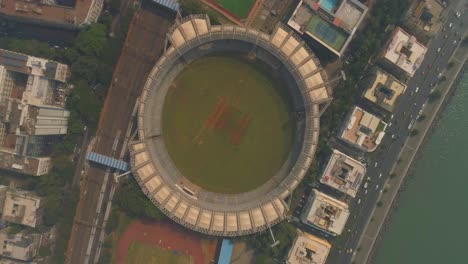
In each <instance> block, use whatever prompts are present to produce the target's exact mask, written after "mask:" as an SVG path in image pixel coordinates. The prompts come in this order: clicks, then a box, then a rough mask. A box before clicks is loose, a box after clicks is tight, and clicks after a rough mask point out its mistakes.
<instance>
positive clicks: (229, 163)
mask: <svg viewBox="0 0 468 264" xmlns="http://www.w3.org/2000/svg"><path fill="white" fill-rule="evenodd" d="M278 86H279V85H278V84H277V83H276V82H275V81H274V80H273V79H271V78H269V76H268V75H267V74H265V73H264V72H263V71H261V70H260V69H259V68H257V67H256V66H254V65H253V64H251V63H247V62H246V61H244V60H241V59H236V58H233V57H227V56H223V57H207V58H203V59H200V60H198V61H195V62H194V63H192V64H191V65H189V66H188V67H187V68H186V69H185V70H184V71H183V72H182V73H181V74H180V75H179V76H178V77H177V79H176V80H175V82H174V83H173V84H172V86H171V88H170V90H169V92H168V94H167V97H166V100H165V104H164V109H163V131H164V133H163V137H164V141H165V144H166V148H167V150H168V152H169V154H170V156H171V158H172V159H173V161H174V163H175V164H176V166H177V167H178V168H179V170H180V171H181V172H182V174H183V175H184V176H185V177H186V178H187V179H189V180H190V181H191V182H193V183H195V184H197V185H199V186H200V187H202V188H204V189H206V190H209V191H213V192H222V193H241V192H245V191H249V190H252V189H255V188H256V187H258V186H260V185H261V184H263V183H265V182H266V181H267V180H268V179H269V178H270V177H271V176H273V175H274V174H275V173H276V172H277V171H278V170H279V168H280V167H281V166H282V165H283V163H284V161H285V160H286V158H287V156H288V154H289V151H290V149H291V145H292V141H293V129H292V126H291V124H290V120H289V119H290V114H289V112H288V106H287V102H286V100H285V99H284V98H282V97H283V96H284V95H281V94H282V93H281V91H280V87H278Z"/></svg>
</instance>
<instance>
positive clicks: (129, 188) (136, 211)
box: [114, 177, 165, 220]
mask: <svg viewBox="0 0 468 264" xmlns="http://www.w3.org/2000/svg"><path fill="white" fill-rule="evenodd" d="M114 202H115V203H116V204H117V205H118V206H119V208H120V209H122V210H123V211H124V212H125V213H126V214H127V215H128V216H130V217H135V218H146V219H150V220H161V219H163V218H164V217H165V215H164V214H163V213H162V212H161V211H159V210H158V209H157V207H156V206H154V204H153V203H152V202H151V201H150V200H149V199H148V197H146V196H145V195H144V194H143V192H142V191H141V189H140V187H139V186H138V184H137V182H136V181H135V179H134V178H132V177H131V178H129V179H127V180H126V181H124V182H123V183H122V184H121V186H120V187H119V189H118V190H117V192H116V194H115V196H114Z"/></svg>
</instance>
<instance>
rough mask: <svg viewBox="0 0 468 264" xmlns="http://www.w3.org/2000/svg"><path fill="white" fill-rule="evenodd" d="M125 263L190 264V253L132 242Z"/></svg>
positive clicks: (191, 259) (191, 260)
mask: <svg viewBox="0 0 468 264" xmlns="http://www.w3.org/2000/svg"><path fill="white" fill-rule="evenodd" d="M126 263H127V264H158V263H165V264H192V263H193V258H192V257H191V256H190V255H186V254H183V253H179V252H177V251H173V250H168V249H163V248H158V247H156V246H152V245H148V244H143V243H139V242H133V243H131V244H130V246H129V247H128V255H127V261H126Z"/></svg>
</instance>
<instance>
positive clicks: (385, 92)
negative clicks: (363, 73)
mask: <svg viewBox="0 0 468 264" xmlns="http://www.w3.org/2000/svg"><path fill="white" fill-rule="evenodd" d="M367 85H368V86H367V89H366V91H365V93H364V98H366V99H367V100H369V101H371V102H373V103H375V104H377V105H378V106H380V107H382V108H383V109H385V110H387V111H388V112H393V109H394V108H395V104H396V102H397V100H398V98H399V97H400V95H402V94H403V93H404V92H405V90H406V85H405V84H403V83H402V82H400V81H398V80H397V79H396V78H395V77H394V76H393V75H391V74H389V73H386V72H384V71H383V70H381V69H379V68H377V67H375V68H374V69H373V70H372V71H371V76H370V78H369V81H368V82H367Z"/></svg>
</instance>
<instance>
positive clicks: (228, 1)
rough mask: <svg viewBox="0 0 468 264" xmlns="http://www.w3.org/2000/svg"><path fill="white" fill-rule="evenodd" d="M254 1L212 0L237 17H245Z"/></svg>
mask: <svg viewBox="0 0 468 264" xmlns="http://www.w3.org/2000/svg"><path fill="white" fill-rule="evenodd" d="M254 1H255V0H235V1H233V0H214V2H216V3H217V4H218V5H220V6H222V7H223V8H225V9H227V10H228V11H229V12H231V13H233V14H234V15H236V16H238V17H239V18H245V17H247V14H248V13H249V10H250V8H251V7H252V4H253V3H254Z"/></svg>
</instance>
